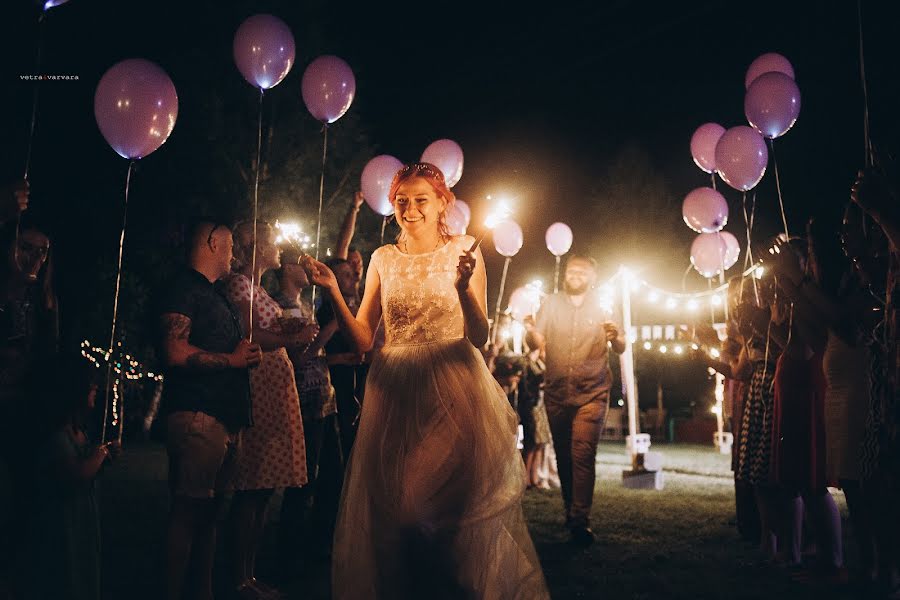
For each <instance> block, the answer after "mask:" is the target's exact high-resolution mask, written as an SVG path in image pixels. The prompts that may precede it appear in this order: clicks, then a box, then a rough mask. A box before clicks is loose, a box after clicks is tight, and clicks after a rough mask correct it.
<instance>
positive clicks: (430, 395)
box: [332, 236, 549, 600]
mask: <svg viewBox="0 0 900 600" xmlns="http://www.w3.org/2000/svg"><path fill="white" fill-rule="evenodd" d="M472 242H473V239H472V238H471V237H468V236H460V237H456V238H453V239H452V240H451V241H450V242H449V243H447V244H446V245H444V246H442V247H441V248H439V249H437V250H435V251H434V252H430V253H427V254H420V255H407V254H403V253H402V252H400V251H399V250H398V249H397V247H396V246H393V245H391V246H383V247H381V248H379V249H378V250H376V251H375V253H374V254H373V255H372V260H371V264H370V267H369V268H370V270H375V271H377V272H378V275H379V277H380V279H381V305H382V311H383V318H384V325H385V333H386V344H385V346H384V348H383V349H382V350H381V351H380V353H379V354H378V355H377V357H376V358H375V360H374V361H373V363H372V367H371V369H370V371H369V374H368V378H367V381H366V397H365V400H364V402H363V407H362V417H361V421H360V427H359V433H358V434H357V438H356V443H355V445H354V449H353V454H352V457H351V459H350V464H349V466H348V470H347V476H346V479H345V484H344V490H343V493H342V498H341V508H340V513H339V517H338V524H337V530H336V533H335V541H334V550H333V554H332V565H333V573H332V583H333V593H334V597H335V598H338V599H347V598H354V599H355V598H359V599H363V598H365V599H366V600H370V599H373V598H379V599H391V600H395V599H405V598H415V599H417V600H418V599H422V598H486V599H517V600H518V599H532V598H548V597H549V594H548V592H547V588H546V584H545V583H544V577H543V574H542V572H541V567H540V563H539V562H538V559H537V554H536V553H535V551H534V546H533V544H532V542H531V538H530V536H529V534H528V530H527V528H526V525H525V520H524V518H523V516H522V509H521V506H520V499H521V496H522V494H523V492H524V489H525V476H524V465H523V464H522V459H521V456H520V454H519V452H518V450H517V449H516V424H517V419H516V415H515V413H514V412H513V410H512V408H511V407H510V405H509V402H508V401H507V399H506V395H505V394H504V393H503V391H502V390H501V389H500V386H499V385H498V384H497V383H496V382H495V380H494V378H493V377H492V376H491V374H490V372H489V371H488V369H487V367H486V365H485V363H484V359H483V358H482V356H481V354H480V353H479V352H478V351H477V350H476V349H475V347H474V346H472V344H471V343H470V342H469V341H468V340H467V339H466V338H465V336H464V332H463V315H462V310H461V308H460V305H459V298H458V296H457V292H456V290H455V288H454V285H453V284H454V280H455V278H456V266H457V264H458V261H459V256H460V255H461V254H462V252H463V251H464V250H465V249H467V248H468V247H469V246H471V244H472Z"/></svg>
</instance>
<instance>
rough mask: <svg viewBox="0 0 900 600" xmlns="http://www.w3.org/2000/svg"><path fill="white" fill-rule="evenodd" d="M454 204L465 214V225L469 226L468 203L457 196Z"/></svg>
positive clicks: (469, 210)
mask: <svg viewBox="0 0 900 600" xmlns="http://www.w3.org/2000/svg"><path fill="white" fill-rule="evenodd" d="M453 204H454V205H456V206H458V207H459V210H461V211H462V212H463V214H464V215H465V216H466V227H468V226H469V223H471V222H472V210H471V209H470V208H469V205H468V204H466V203H465V202H463V201H462V200H460V199H459V198H457V199H456V200H455V201H454V202H453Z"/></svg>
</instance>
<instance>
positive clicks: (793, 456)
mask: <svg viewBox="0 0 900 600" xmlns="http://www.w3.org/2000/svg"><path fill="white" fill-rule="evenodd" d="M898 198H900V196H898V188H897V187H896V180H892V179H891V178H890V176H889V175H887V174H886V173H885V172H883V171H878V170H874V169H873V170H868V171H866V172H861V173H860V176H859V178H858V180H857V181H856V182H855V184H854V185H853V187H852V191H851V198H850V202H849V203H847V205H846V209H845V211H844V212H843V215H842V216H839V215H835V218H834V219H829V218H828V216H827V214H826V215H825V216H817V217H816V218H813V219H810V220H809V222H808V225H807V227H806V231H805V232H804V233H805V235H804V236H802V237H796V238H795V237H791V238H790V239H787V236H780V238H779V239H778V240H777V241H776V242H775V243H773V245H771V246H770V247H767V248H760V249H759V250H758V252H757V257H758V258H762V260H763V269H764V270H765V271H764V273H765V274H764V275H763V276H762V277H760V278H755V277H747V278H745V279H743V280H741V279H740V278H735V279H734V280H732V282H731V285H730V286H729V306H730V314H729V320H728V323H727V337H726V339H725V341H724V342H723V344H722V346H721V359H720V360H711V361H710V366H711V367H713V368H714V369H716V370H718V371H719V372H721V373H722V374H724V375H725V376H726V377H727V378H728V382H727V383H728V386H727V389H728V397H729V404H730V405H731V407H732V411H731V414H732V418H733V426H732V427H733V431H734V432H735V442H736V443H735V446H734V460H733V468H734V473H735V492H736V503H737V525H738V528H739V531H740V533H741V535H742V536H744V537H745V538H746V539H748V540H752V541H754V542H758V543H759V546H760V551H761V553H762V556H763V559H764V560H766V561H770V562H772V563H774V564H777V565H779V566H782V567H784V568H785V569H788V570H789V571H791V572H792V573H793V574H794V576H795V577H797V578H800V579H815V580H825V581H829V582H846V581H847V579H848V578H856V579H857V580H858V581H861V582H862V583H863V584H864V585H866V586H867V587H869V588H870V590H872V591H873V592H874V593H879V594H880V593H883V592H885V591H887V594H889V595H890V596H891V597H897V593H898V584H900V579H898V557H900V554H898V548H900V545H898V540H900V528H898V525H900V524H898V514H900V511H898V510H897V506H900V443H898V435H897V433H898V426H900V386H898V383H900V362H898V359H900V355H898V346H900V342H898V337H900V335H898V334H900V331H898V329H897V327H898V315H897V299H898V293H900V288H898V282H900V237H898V232H900V218H898V217H900V215H898V212H900V210H898V207H900V204H898ZM709 343H710V344H717V341H711V342H709ZM829 488H839V489H840V490H842V491H843V495H844V496H845V498H846V502H847V507H848V510H849V515H850V519H849V528H850V531H849V535H844V532H842V530H841V529H842V521H841V517H840V513H839V511H838V506H837V505H836V503H835V500H834V496H833V495H832V494H831V493H830V492H829ZM846 538H849V539H851V540H852V541H853V544H854V545H855V550H856V553H857V555H858V557H859V572H858V573H848V570H847V568H846V567H845V559H844V557H845V554H846V552H845V550H846V549H845V548H843V546H842V540H843V539H846Z"/></svg>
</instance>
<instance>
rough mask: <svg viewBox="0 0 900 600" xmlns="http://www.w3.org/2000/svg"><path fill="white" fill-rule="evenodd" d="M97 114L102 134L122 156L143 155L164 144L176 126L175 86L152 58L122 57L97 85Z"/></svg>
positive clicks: (134, 156) (95, 107)
mask: <svg viewBox="0 0 900 600" xmlns="http://www.w3.org/2000/svg"><path fill="white" fill-rule="evenodd" d="M94 117H95V118H96V119H97V125H98V126H99V127H100V133H102V134H103V137H104V138H106V141H107V142H108V143H109V145H110V146H112V149H113V150H115V151H116V152H117V153H118V154H119V155H120V156H123V157H125V158H143V157H145V156H147V155H148V154H150V153H151V152H153V151H154V150H156V149H157V148H159V147H160V146H162V145H163V143H165V141H166V140H167V139H168V138H169V135H170V134H171V133H172V129H173V128H174V127H175V119H176V118H177V117H178V95H177V94H176V93H175V85H174V84H173V83H172V80H171V79H169V76H168V75H166V72H165V71H163V70H162V69H161V68H159V66H157V65H156V64H154V63H152V62H150V61H149V60H144V59H142V58H130V59H127V60H123V61H121V62H119V63H116V64H114V65H113V66H112V67H110V68H109V70H107V71H106V73H104V74H103V77H102V78H101V79H100V83H98V84H97V91H96V92H94Z"/></svg>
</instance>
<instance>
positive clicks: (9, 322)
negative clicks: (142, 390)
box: [0, 186, 59, 590]
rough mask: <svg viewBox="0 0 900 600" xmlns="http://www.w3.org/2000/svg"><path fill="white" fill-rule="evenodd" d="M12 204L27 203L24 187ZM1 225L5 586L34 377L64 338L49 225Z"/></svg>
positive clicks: (21, 500)
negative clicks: (45, 226)
mask: <svg viewBox="0 0 900 600" xmlns="http://www.w3.org/2000/svg"><path fill="white" fill-rule="evenodd" d="M17 190H18V191H17V192H16V195H15V196H13V195H12V194H11V198H10V203H12V202H13V201H14V202H15V204H16V206H19V207H20V206H23V205H26V204H27V187H26V186H18V187H17ZM16 220H17V219H14V220H13V221H12V222H10V223H7V224H6V225H5V226H3V227H2V228H0V248H2V249H3V254H4V256H3V260H2V262H0V495H2V497H3V501H4V504H6V505H7V506H10V507H11V509H10V510H9V512H6V513H4V514H0V590H2V589H3V585H4V580H5V579H8V576H9V574H8V573H7V569H10V568H12V564H13V562H12V557H13V555H14V554H15V553H16V551H17V548H18V547H19V545H20V542H21V541H22V537H23V532H22V530H21V527H22V524H23V520H22V518H21V517H22V515H24V514H27V511H28V510H29V504H30V498H29V497H28V495H27V492H28V490H30V489H31V487H32V486H31V484H30V480H31V476H32V474H33V469H32V468H31V467H32V463H31V461H30V460H29V459H30V455H29V454H28V453H24V454H23V453H22V448H23V447H24V446H25V445H27V444H28V442H29V440H28V439H27V437H26V434H27V432H28V431H29V429H28V428H26V427H23V426H22V424H23V423H29V422H31V421H32V417H33V416H34V415H33V411H34V408H35V406H36V405H37V403H36V402H35V398H36V394H37V393H38V392H40V382H39V381H38V380H35V379H34V378H33V377H32V376H33V375H34V374H35V373H37V372H40V371H41V370H42V369H44V368H45V366H46V364H47V360H48V359H49V358H50V357H52V356H53V354H54V353H55V352H56V349H57V345H58V340H59V333H58V331H59V327H58V321H59V317H58V305H57V297H56V289H55V286H54V281H53V261H52V255H51V245H50V238H49V236H48V235H47V233H46V229H45V228H44V227H42V226H38V225H37V224H35V223H32V222H30V220H29V219H26V218H23V220H22V222H21V226H20V227H19V228H18V230H17V227H16V222H15V221H16Z"/></svg>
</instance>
